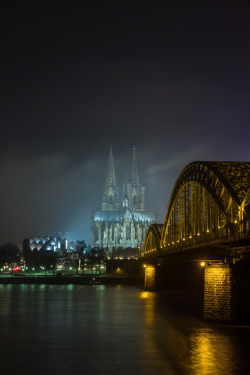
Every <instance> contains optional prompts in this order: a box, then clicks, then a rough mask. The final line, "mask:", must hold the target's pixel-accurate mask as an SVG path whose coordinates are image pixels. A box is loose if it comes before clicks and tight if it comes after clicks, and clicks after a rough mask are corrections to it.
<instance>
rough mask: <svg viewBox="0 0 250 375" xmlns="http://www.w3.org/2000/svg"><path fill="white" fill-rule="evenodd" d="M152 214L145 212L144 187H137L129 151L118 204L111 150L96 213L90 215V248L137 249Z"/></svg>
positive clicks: (136, 177)
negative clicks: (129, 167)
mask: <svg viewBox="0 0 250 375" xmlns="http://www.w3.org/2000/svg"><path fill="white" fill-rule="evenodd" d="M156 219H157V218H156V213H155V212H150V211H146V210H145V187H144V186H142V185H141V184H140V181H139V174H138V169H137V161H136V149H135V147H134V148H133V154H132V166H131V170H130V174H129V176H128V177H125V179H124V183H123V196H122V201H120V199H119V191H118V186H117V183H116V174H115V168H114V160H113V152H112V147H110V150H109V162H108V171H107V176H106V181H105V184H104V189H103V195H102V203H101V209H100V211H94V212H93V217H92V223H91V230H90V246H91V247H101V248H105V249H108V250H109V252H111V251H112V250H117V249H125V248H140V247H141V246H143V243H144V238H145V236H146V232H147V229H148V227H149V225H150V224H153V223H155V222H156Z"/></svg>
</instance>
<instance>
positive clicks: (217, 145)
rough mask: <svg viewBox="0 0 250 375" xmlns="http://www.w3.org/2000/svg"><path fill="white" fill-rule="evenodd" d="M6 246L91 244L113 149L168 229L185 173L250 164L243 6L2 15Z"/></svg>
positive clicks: (106, 7) (1, 164)
mask: <svg viewBox="0 0 250 375" xmlns="http://www.w3.org/2000/svg"><path fill="white" fill-rule="evenodd" d="M1 13H2V18H3V20H2V25H3V32H2V35H1V39H2V48H1V51H2V58H1V111H0V120H1V129H2V131H1V137H0V143H1V147H0V154H1V158H0V176H1V184H0V196H1V205H0V212H1V227H0V244H2V243H5V242H15V243H20V242H22V240H23V239H24V238H28V237H31V236H35V235H37V236H45V235H48V236H54V235H56V233H58V232H61V233H62V234H64V233H66V232H67V233H69V235H68V236H69V239H70V240H77V239H79V240H82V239H84V240H85V241H86V243H88V241H89V230H90V223H91V216H92V211H93V209H94V208H95V209H99V207H100V203H101V198H102V190H103V185H104V182H105V178H106V173H107V168H108V155H109V147H110V145H112V148H113V156H114V163H115V171H116V178H117V182H118V184H119V186H120V196H121V198H122V190H121V189H122V182H123V179H124V175H125V174H126V173H128V172H129V170H130V167H131V159H132V149H133V146H134V145H135V147H136V155H137V163H138V171H139V176H140V182H141V183H142V184H143V185H144V186H145V187H146V209H148V210H156V211H158V218H159V222H163V221H164V216H165V213H166V208H167V205H168V200H169V197H170V194H171V191H172V189H173V186H174V184H175V181H176V179H177V177H178V175H179V174H180V173H181V171H182V169H183V168H184V167H185V166H186V165H187V164H188V163H190V162H192V161H195V160H208V161H210V160H217V161H219V160H226V161H249V159H250V152H249V135H250V130H249V129H250V127H249V118H250V106H249V101H250V89H249V88H250V70H249V62H250V43H249V41H250V3H249V2H248V1H243V0H239V1H222V0H217V1H194V0H191V1H176V2H168V1H167V2H165V3H164V2H158V1H156V2H155V1H154V2H135V3H132V2H131V3H130V2H126V3H124V4H122V5H121V4H120V3H119V2H118V3H116V2H108V3H107V2H102V1H96V2H93V3H91V4H89V5H87V6H86V5H84V3H83V2H82V1H66V0H65V1H58V2H57V1H55V2H52V3H49V2H48V3H47V2H41V1H37V2H34V3H33V4H31V5H28V3H23V2H16V3H15V2H6V3H5V4H4V5H2V12H1Z"/></svg>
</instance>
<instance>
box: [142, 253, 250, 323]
mask: <svg viewBox="0 0 250 375" xmlns="http://www.w3.org/2000/svg"><path fill="white" fill-rule="evenodd" d="M144 288H145V289H147V290H169V291H170V290H171V291H177V290H178V291H180V290H183V291H185V290H186V291H199V292H201V293H202V297H203V298H202V300H203V318H204V319H205V320H208V321H212V322H217V323H227V324H242V325H244V324H246V325H249V324H250V292H249V291H250V262H249V261H247V262H244V261H235V260H234V259H232V260H230V261H228V263H224V262H222V261H206V262H204V263H203V265H201V262H194V261H178V262H177V261H175V262H172V261H171V262H168V263H166V264H164V265H161V266H160V265H146V266H145V278H144Z"/></svg>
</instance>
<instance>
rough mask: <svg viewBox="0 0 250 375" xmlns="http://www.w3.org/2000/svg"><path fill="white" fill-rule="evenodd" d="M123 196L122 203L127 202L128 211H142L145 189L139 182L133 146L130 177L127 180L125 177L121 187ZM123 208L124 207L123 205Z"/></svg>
mask: <svg viewBox="0 0 250 375" xmlns="http://www.w3.org/2000/svg"><path fill="white" fill-rule="evenodd" d="M123 195H124V197H123V202H128V204H127V206H128V208H129V209H130V210H132V211H144V206H145V187H144V186H142V185H141V184H140V181H139V174H138V168H137V161H136V148H135V146H134V147H133V154H132V165H131V170H130V175H129V178H127V177H125V181H124V185H123ZM123 206H125V204H124V203H123Z"/></svg>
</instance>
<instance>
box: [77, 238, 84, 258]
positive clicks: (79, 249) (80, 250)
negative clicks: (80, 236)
mask: <svg viewBox="0 0 250 375" xmlns="http://www.w3.org/2000/svg"><path fill="white" fill-rule="evenodd" d="M86 247H87V246H86V243H85V241H84V240H82V241H80V240H77V241H76V246H75V250H76V252H77V253H78V254H79V255H81V256H82V255H83V252H84V249H86Z"/></svg>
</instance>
